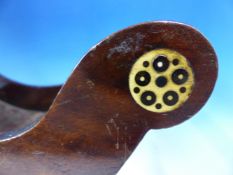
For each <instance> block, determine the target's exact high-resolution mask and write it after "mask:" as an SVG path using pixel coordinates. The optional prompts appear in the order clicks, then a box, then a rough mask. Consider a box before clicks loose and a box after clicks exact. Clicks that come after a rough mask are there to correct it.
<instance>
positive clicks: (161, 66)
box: [153, 55, 169, 72]
mask: <svg viewBox="0 0 233 175" xmlns="http://www.w3.org/2000/svg"><path fill="white" fill-rule="evenodd" d="M153 67H154V70H156V71H157V72H164V71H166V70H167V69H168V67H169V61H168V59H167V57H166V56H163V55H160V56H158V57H157V58H156V59H155V60H154V62H153Z"/></svg>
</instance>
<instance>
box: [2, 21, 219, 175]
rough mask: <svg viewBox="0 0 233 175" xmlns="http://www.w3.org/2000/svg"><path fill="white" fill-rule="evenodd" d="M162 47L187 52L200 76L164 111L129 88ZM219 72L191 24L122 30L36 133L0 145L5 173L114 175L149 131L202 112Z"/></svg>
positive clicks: (84, 65) (85, 65)
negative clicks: (142, 61)
mask: <svg viewBox="0 0 233 175" xmlns="http://www.w3.org/2000/svg"><path fill="white" fill-rule="evenodd" d="M158 48H166V49H171V50H175V51H177V52H179V53H181V54H182V55H184V56H185V57H186V58H187V59H188V60H189V62H190V64H191V67H192V69H193V71H194V74H195V85H194V88H193V91H192V94H191V95H190V97H189V99H188V100H187V101H186V102H185V103H184V104H183V105H182V106H181V107H180V108H178V109H176V110H174V111H171V112H167V113H162V114H159V113H154V112H150V111H147V110H145V109H143V108H142V107H140V106H139V105H138V104H136V102H135V101H134V100H133V98H132V97H131V94H130V92H129V85H128V78H129V72H130V70H131V67H132V65H133V64H134V63H135V61H136V60H137V59H138V58H139V57H140V56H141V55H143V54H144V53H145V52H148V51H150V50H153V49H158ZM217 70H218V66H217V59H216V54H215V52H214V49H213V48H212V47H211V45H210V44H209V42H208V41H207V40H206V39H205V38H204V37H203V36H202V35H201V34H200V33H199V32H198V31H196V30H195V29H193V28H192V27H190V26H187V25H184V24H180V23H175V22H149V23H144V24H139V25H136V26H133V27H129V28H127V29H125V30H122V31H119V32H117V33H115V34H113V35H111V36H109V37H107V38H106V39H105V40H103V41H102V42H100V43H99V44H98V45H96V46H95V47H94V48H92V49H91V50H90V51H89V52H88V54H87V55H86V56H85V57H84V58H83V59H82V61H81V63H80V64H79V65H78V66H77V67H76V69H75V70H74V72H73V73H72V75H71V76H70V77H69V79H68V81H67V82H66V84H65V85H64V86H63V88H62V89H61V91H60V92H59V94H58V95H57V97H56V99H55V101H54V103H53V104H52V106H51V107H50V109H49V111H48V112H47V114H46V115H45V116H44V117H43V118H42V120H41V121H40V122H39V123H38V124H37V125H36V126H35V127H34V128H33V129H31V130H30V131H28V132H27V133H25V134H23V135H22V136H20V137H18V138H15V139H12V140H9V141H5V142H1V143H0V174H1V175H14V174H17V175H25V174H28V175H113V174H116V173H117V172H118V170H119V169H120V167H121V166H122V165H123V163H124V162H125V161H126V160H127V158H128V157H129V156H130V154H131V153H132V151H133V150H134V149H135V147H136V146H137V144H138V143H139V141H140V140H141V139H142V138H143V136H144V135H145V133H146V132H147V131H148V130H149V129H160V128H168V127H172V126H175V125H177V124H180V123H182V122H184V121H185V120H187V119H190V118H191V117H192V116H193V115H194V114H195V113H196V112H198V111H199V110H200V108H201V107H202V106H203V105H204V104H205V102H206V101H207V99H208V98H209V96H210V94H211V92H212V90H213V88H214V84H215V81H216V78H217ZM16 89H17V88H16ZM51 99H52V98H51ZM45 106H46V105H45ZM158 132H159V130H158ZM152 156H153V155H152ZM154 156H156V155H154Z"/></svg>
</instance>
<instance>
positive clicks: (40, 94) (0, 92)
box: [0, 74, 61, 111]
mask: <svg viewBox="0 0 233 175" xmlns="http://www.w3.org/2000/svg"><path fill="white" fill-rule="evenodd" d="M60 89H61V85H58V86H51V87H37V86H28V85H24V84H21V83H18V82H15V81H12V80H9V79H7V78H5V77H4V76H2V75H1V74H0V100H2V101H5V102H7V103H10V104H12V105H15V106H18V107H21V108H25V109H29V110H38V111H47V110H48V109H49V107H50V106H51V104H52V102H53V100H54V98H55V97H56V95H57V93H58V91H59V90H60Z"/></svg>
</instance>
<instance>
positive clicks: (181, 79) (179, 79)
mask: <svg viewBox="0 0 233 175" xmlns="http://www.w3.org/2000/svg"><path fill="white" fill-rule="evenodd" d="M188 76H189V74H188V72H187V71H186V70H184V69H177V70H176V71H175V72H173V73H172V81H173V82H174V83H176V84H178V85H180V84H183V83H185V82H186V81H187V80H188Z"/></svg>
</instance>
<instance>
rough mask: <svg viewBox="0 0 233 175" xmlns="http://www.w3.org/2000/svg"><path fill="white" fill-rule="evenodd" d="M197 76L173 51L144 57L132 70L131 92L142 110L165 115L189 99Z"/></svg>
mask: <svg viewBox="0 0 233 175" xmlns="http://www.w3.org/2000/svg"><path fill="white" fill-rule="evenodd" d="M193 86H194V74H193V71H192V68H191V66H190V64H189V62H188V60H187V59H186V58H185V57H184V56H183V55H181V54H180V53H178V52H176V51H174V50H170V49H156V50H152V51H149V52H147V53H145V54H144V55H142V56H141V57H140V58H138V59H137V61H136V62H135V63H134V65H133V66H132V69H131V71H130V75H129V88H130V92H131V95H132V97H133V99H134V100H135V102H136V103H137V104H138V105H140V106H141V107H142V108H144V109H146V110H148V111H152V112H157V113H162V112H169V111H173V110H175V109H177V108H179V107H180V106H181V105H182V104H183V103H185V101H186V100H187V99H188V98H189V96H190V94H191V92H192V88H193Z"/></svg>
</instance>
